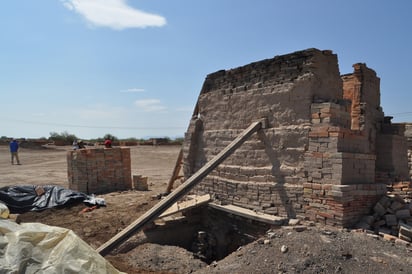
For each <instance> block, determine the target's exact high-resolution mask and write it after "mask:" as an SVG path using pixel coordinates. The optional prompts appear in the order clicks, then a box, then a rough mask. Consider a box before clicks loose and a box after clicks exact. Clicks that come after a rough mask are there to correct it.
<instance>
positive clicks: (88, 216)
mask: <svg viewBox="0 0 412 274" xmlns="http://www.w3.org/2000/svg"><path fill="white" fill-rule="evenodd" d="M68 149H70V148H69V147H49V148H47V149H21V151H20V159H21V163H22V165H19V166H18V165H11V164H10V155H9V153H8V149H7V147H1V146H0V187H1V186H8V185H17V184H35V185H46V184H52V185H60V186H64V187H67V163H66V151H67V150H68ZM179 149H180V147H178V146H171V147H168V146H158V147H151V146H138V147H131V156H132V174H141V175H143V176H148V178H149V180H148V182H149V191H132V190H130V191H122V192H113V193H108V194H105V195H100V196H99V197H103V198H104V199H105V200H106V203H107V206H106V207H101V208H98V209H95V210H93V211H90V212H82V211H83V210H84V209H85V208H86V206H85V205H83V204H78V205H75V206H73V207H70V208H64V209H51V210H45V211H42V212H29V213H25V214H21V215H19V218H18V219H19V220H20V221H21V222H33V221H35V222H42V223H45V224H49V225H56V226H61V227H66V228H69V229H72V230H73V231H74V232H75V233H76V234H77V235H79V236H80V237H81V238H82V239H83V240H84V241H86V242H87V243H88V244H89V245H91V246H92V247H94V248H97V247H99V246H100V245H101V244H103V243H105V242H106V241H107V240H109V239H110V238H111V237H113V236H114V235H115V234H117V233H118V232H119V231H121V230H122V229H123V228H125V227H126V226H127V225H129V224H130V223H131V222H133V221H134V220H136V219H137V218H138V217H139V216H140V215H142V214H143V213H144V212H146V211H147V210H148V209H149V208H151V207H152V206H153V205H155V204H156V203H158V202H159V200H158V199H157V198H156V196H158V194H160V193H162V192H164V191H165V189H166V187H167V183H168V180H169V178H170V176H171V174H172V171H173V167H174V165H175V161H176V158H177V155H178V152H179ZM411 251H412V248H411V247H410V245H409V244H407V243H405V242H395V241H386V240H383V239H382V238H380V237H378V236H376V235H370V234H366V233H364V232H360V231H354V230H353V231H349V230H340V229H333V228H325V227H321V226H314V225H313V224H310V223H302V225H300V226H299V229H297V227H281V228H279V227H277V228H275V227H274V228H272V229H270V230H268V231H267V232H266V234H264V235H262V236H261V237H260V238H259V239H258V240H257V241H254V242H252V243H250V244H248V245H245V246H242V247H239V248H238V250H237V251H235V252H233V253H232V254H230V255H228V256H227V257H226V258H224V259H222V260H220V261H217V262H212V263H211V264H210V265H207V264H206V263H204V262H202V261H200V260H199V259H196V258H195V257H194V256H193V254H192V253H191V252H189V251H187V250H185V249H183V248H180V247H176V246H165V245H158V244H153V243H148V242H147V240H146V239H145V237H144V235H143V233H138V234H136V235H135V236H133V237H131V238H130V239H129V240H128V241H127V242H125V243H124V244H122V245H121V246H120V247H119V248H117V249H115V250H114V251H113V252H111V253H110V254H109V255H107V256H106V259H108V260H109V261H110V262H111V263H112V264H113V265H114V266H115V267H116V268H117V269H119V270H121V271H124V272H127V273H132V274H133V273H388V272H389V271H390V272H391V273H410V271H411V268H412V259H411Z"/></svg>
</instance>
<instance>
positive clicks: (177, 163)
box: [166, 148, 183, 193]
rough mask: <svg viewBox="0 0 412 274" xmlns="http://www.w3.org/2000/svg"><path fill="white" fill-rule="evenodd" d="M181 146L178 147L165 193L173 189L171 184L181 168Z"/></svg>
mask: <svg viewBox="0 0 412 274" xmlns="http://www.w3.org/2000/svg"><path fill="white" fill-rule="evenodd" d="M182 159H183V148H181V149H180V152H179V156H177V160H176V164H175V168H174V169H173V173H172V177H171V178H170V180H169V183H168V184H167V188H166V193H170V192H171V191H172V189H173V184H174V182H175V181H176V179H177V178H178V177H179V172H180V169H181V168H182Z"/></svg>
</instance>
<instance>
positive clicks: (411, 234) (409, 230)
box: [399, 224, 412, 241]
mask: <svg viewBox="0 0 412 274" xmlns="http://www.w3.org/2000/svg"><path fill="white" fill-rule="evenodd" d="M401 235H402V236H404V237H407V238H408V239H409V241H411V240H410V239H412V227H411V226H409V225H406V224H400V225H399V238H401Z"/></svg>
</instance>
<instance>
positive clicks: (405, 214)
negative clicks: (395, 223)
mask: <svg viewBox="0 0 412 274" xmlns="http://www.w3.org/2000/svg"><path fill="white" fill-rule="evenodd" d="M395 215H396V217H397V218H399V219H407V218H409V217H411V212H410V210H409V209H400V210H397V211H396V213H395Z"/></svg>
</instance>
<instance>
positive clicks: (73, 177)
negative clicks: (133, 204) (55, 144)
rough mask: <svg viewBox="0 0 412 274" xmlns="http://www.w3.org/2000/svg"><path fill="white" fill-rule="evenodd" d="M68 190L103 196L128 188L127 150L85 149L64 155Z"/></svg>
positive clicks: (128, 167) (130, 179) (128, 164)
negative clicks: (65, 156)
mask: <svg viewBox="0 0 412 274" xmlns="http://www.w3.org/2000/svg"><path fill="white" fill-rule="evenodd" d="M67 174H68V179H69V188H70V189H72V190H76V191H80V192H84V193H87V194H92V193H95V194H97V193H107V192H112V191H118V190H126V189H131V188H132V176H131V158H130V148H126V147H116V148H90V149H89V148H88V149H79V150H72V151H68V152H67Z"/></svg>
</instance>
